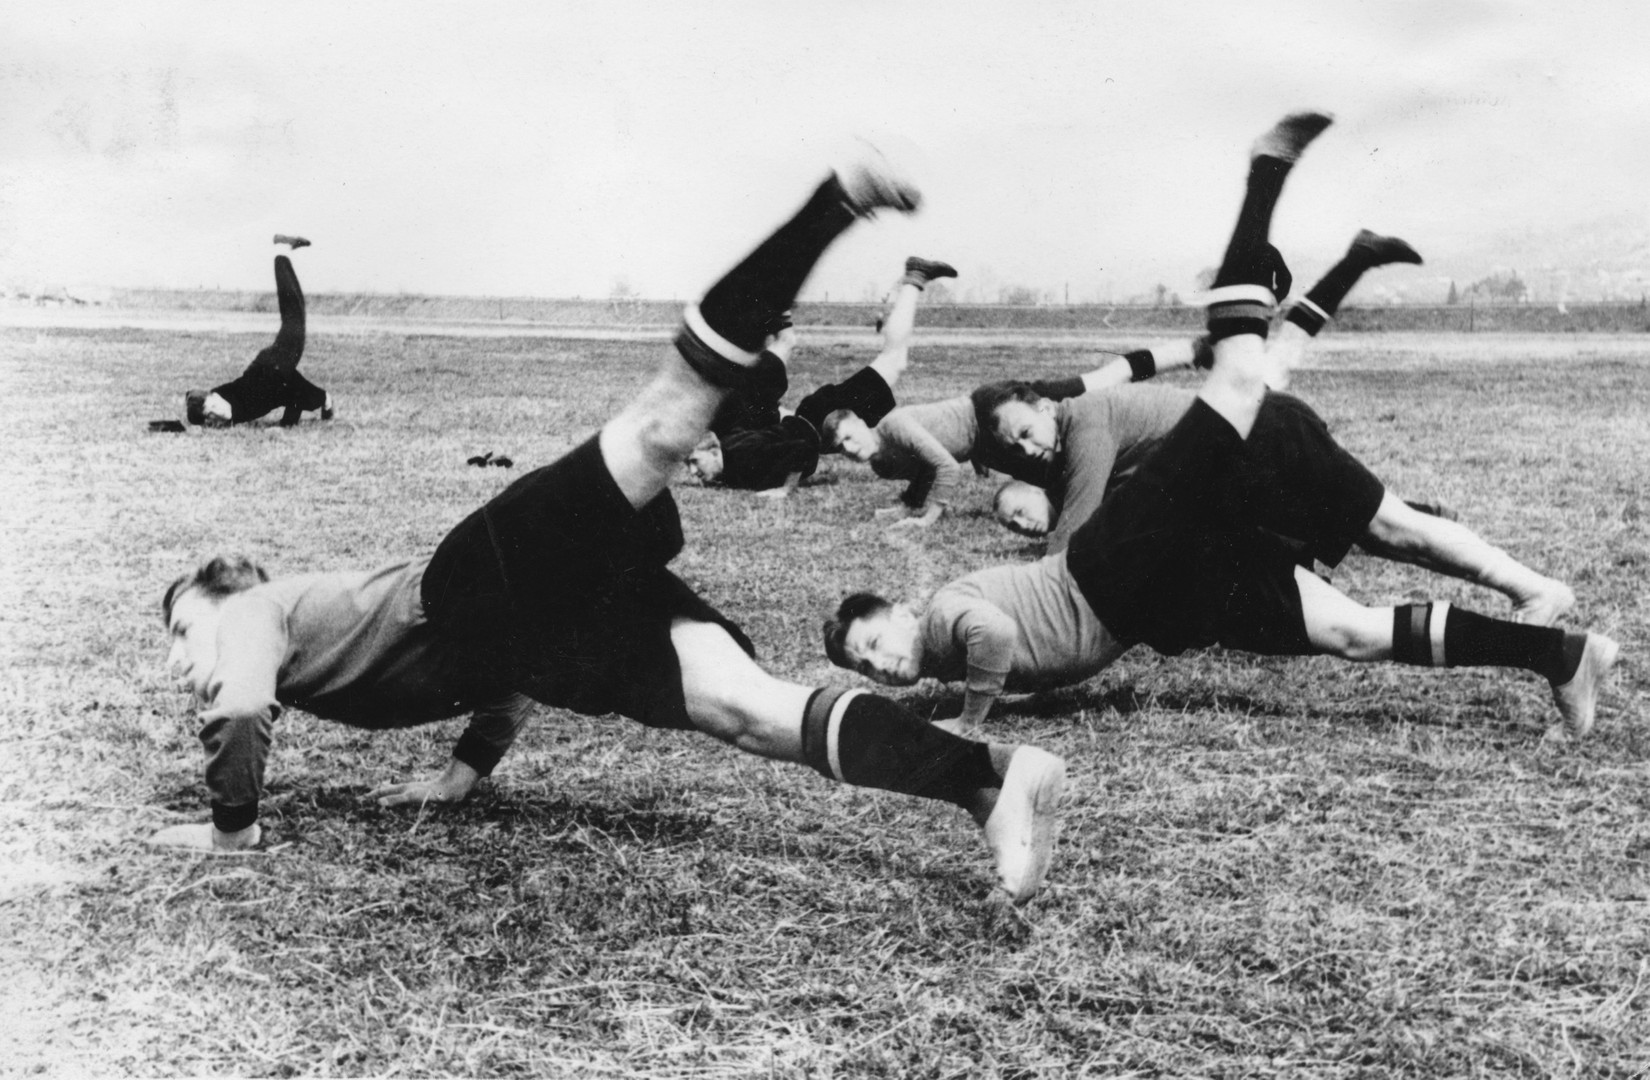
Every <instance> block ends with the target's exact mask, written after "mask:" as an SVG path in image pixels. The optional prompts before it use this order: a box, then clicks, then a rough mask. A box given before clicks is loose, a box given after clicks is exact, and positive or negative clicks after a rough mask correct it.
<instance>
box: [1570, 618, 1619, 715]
mask: <svg viewBox="0 0 1650 1080" xmlns="http://www.w3.org/2000/svg"><path fill="white" fill-rule="evenodd" d="M1620 654H1621V646H1620V645H1618V644H1616V643H1615V641H1613V640H1611V639H1610V638H1607V637H1605V636H1604V635H1603V634H1588V635H1587V644H1586V646H1585V647H1584V648H1583V649H1582V650H1581V666H1580V667H1578V668H1576V673H1575V674H1574V675H1572V676H1571V677H1570V681H1569V682H1567V683H1563V684H1562V685H1560V684H1558V683H1554V684H1553V702H1554V703H1555V704H1556V705H1557V706H1558V711H1559V713H1560V714H1561V715H1562V716H1563V717H1564V733H1565V734H1566V735H1568V736H1569V737H1570V738H1572V739H1585V738H1586V737H1587V736H1588V734H1589V733H1591V732H1592V730H1593V712H1594V710H1595V709H1596V708H1597V707H1598V692H1599V688H1600V687H1601V686H1603V685H1604V680H1605V678H1606V677H1607V676H1608V675H1609V674H1610V669H1611V668H1613V667H1615V666H1616V657H1617V656H1619V655H1620Z"/></svg>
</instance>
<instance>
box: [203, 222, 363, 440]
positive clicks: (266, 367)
mask: <svg viewBox="0 0 1650 1080" xmlns="http://www.w3.org/2000/svg"><path fill="white" fill-rule="evenodd" d="M275 243H277V244H285V245H287V246H288V247H289V248H291V249H292V250H293V251H297V250H298V249H299V248H305V247H309V246H310V243H309V241H308V240H305V239H304V238H303V237H301V236H284V235H280V234H277V235H276V237H275ZM275 299H276V303H277V304H278V305H279V306H280V309H281V329H280V331H279V332H278V333H276V335H275V340H274V342H273V343H272V344H270V345H269V347H268V348H265V349H262V350H260V351H259V353H258V355H257V356H255V357H253V358H252V363H250V364H248V365H247V367H246V370H245V371H243V372H241V375H240V378H238V379H236V380H234V381H233V382H226V383H223V384H222V385H220V386H215V387H213V388H212V389H211V390H190V391H188V392H187V393H185V394H184V396H183V403H184V418H185V419H186V420H188V422H189V423H191V424H201V425H204V426H206V427H228V426H229V425H231V424H246V423H250V422H252V421H253V420H258V419H261V418H262V417H264V416H267V415H268V414H270V413H272V412H274V411H275V410H276V409H280V410H281V425H282V426H283V427H291V426H293V425H294V424H296V423H298V421H299V420H300V419H301V418H302V416H303V414H304V413H306V412H315V413H319V414H320V416H321V419H323V420H331V419H332V416H333V410H332V395H331V394H329V393H327V392H326V391H325V390H323V389H321V388H320V387H319V386H316V385H315V384H314V383H312V382H310V381H309V380H308V379H306V378H304V377H303V375H302V374H300V373H299V371H298V361H299V360H301V359H303V355H304V324H305V319H304V291H303V289H301V288H299V287H298V274H297V272H296V271H294V270H293V269H292V260H291V259H289V258H287V257H286V256H285V255H277V256H275Z"/></svg>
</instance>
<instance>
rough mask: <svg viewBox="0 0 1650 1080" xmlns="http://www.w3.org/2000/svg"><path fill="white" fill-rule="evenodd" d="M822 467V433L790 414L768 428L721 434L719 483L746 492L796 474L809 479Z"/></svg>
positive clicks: (761, 488)
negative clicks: (820, 437)
mask: <svg viewBox="0 0 1650 1080" xmlns="http://www.w3.org/2000/svg"><path fill="white" fill-rule="evenodd" d="M817 468H819V432H818V431H817V430H816V429H815V428H814V426H813V425H812V424H810V423H808V422H807V421H805V420H801V419H799V418H797V417H795V416H787V417H784V418H783V419H781V420H780V421H779V422H778V423H776V424H773V425H771V426H769V427H763V428H755V429H750V430H745V431H734V432H730V433H729V434H727V435H724V436H722V474H721V475H720V476H718V477H717V478H716V482H717V483H718V484H721V485H722V486H723V487H730V488H739V489H741V490H743V491H767V490H768V489H770V488H776V487H779V486H780V485H782V484H784V483H785V481H786V480H787V479H789V478H790V476H791V475H792V474H793V473H798V474H801V476H802V478H803V479H804V480H806V479H807V478H808V477H810V476H812V475H813V474H814V470H815V469H817Z"/></svg>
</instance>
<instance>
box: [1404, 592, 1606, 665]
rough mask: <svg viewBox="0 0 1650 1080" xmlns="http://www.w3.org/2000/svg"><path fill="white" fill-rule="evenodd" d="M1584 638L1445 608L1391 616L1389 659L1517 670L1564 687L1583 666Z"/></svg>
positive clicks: (1417, 607)
mask: <svg viewBox="0 0 1650 1080" xmlns="http://www.w3.org/2000/svg"><path fill="white" fill-rule="evenodd" d="M1586 645H1587V635H1585V634H1566V633H1565V632H1564V631H1562V630H1560V629H1558V628H1557V627H1553V626H1529V625H1526V624H1524V623H1515V622H1507V621H1506V620H1504V619H1492V618H1490V617H1489V616H1488V615H1480V614H1478V613H1477V612H1474V611H1468V610H1466V609H1465V608H1458V607H1452V606H1451V605H1449V604H1404V605H1401V606H1399V607H1396V608H1394V609H1393V611H1392V659H1393V661H1394V662H1396V663H1400V664H1413V665H1416V666H1417V667H1515V668H1523V669H1524V670H1525V671H1533V672H1535V673H1536V674H1537V675H1542V676H1545V677H1546V678H1547V679H1548V680H1549V681H1551V682H1554V683H1566V682H1569V681H1570V680H1571V679H1572V678H1574V677H1575V673H1576V670H1577V668H1579V667H1580V666H1581V652H1582V649H1584V648H1585V647H1586Z"/></svg>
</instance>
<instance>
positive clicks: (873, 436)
mask: <svg viewBox="0 0 1650 1080" xmlns="http://www.w3.org/2000/svg"><path fill="white" fill-rule="evenodd" d="M836 444H837V447H838V449H840V450H841V451H842V453H843V454H844V455H846V456H847V457H850V458H853V459H854V460H855V461H860V462H864V461H870V460H871V458H872V457H874V456H875V455H876V452H877V451H878V450H879V449H881V448H882V440H880V439H878V438H877V433H876V432H875V431H872V430H871V429H870V428H869V427H867V426H866V424H865V421H863V420H861V419H860V418H859V417H857V416H849V417H846V418H844V419H843V421H842V423H840V424H838V425H837V428H836Z"/></svg>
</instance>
